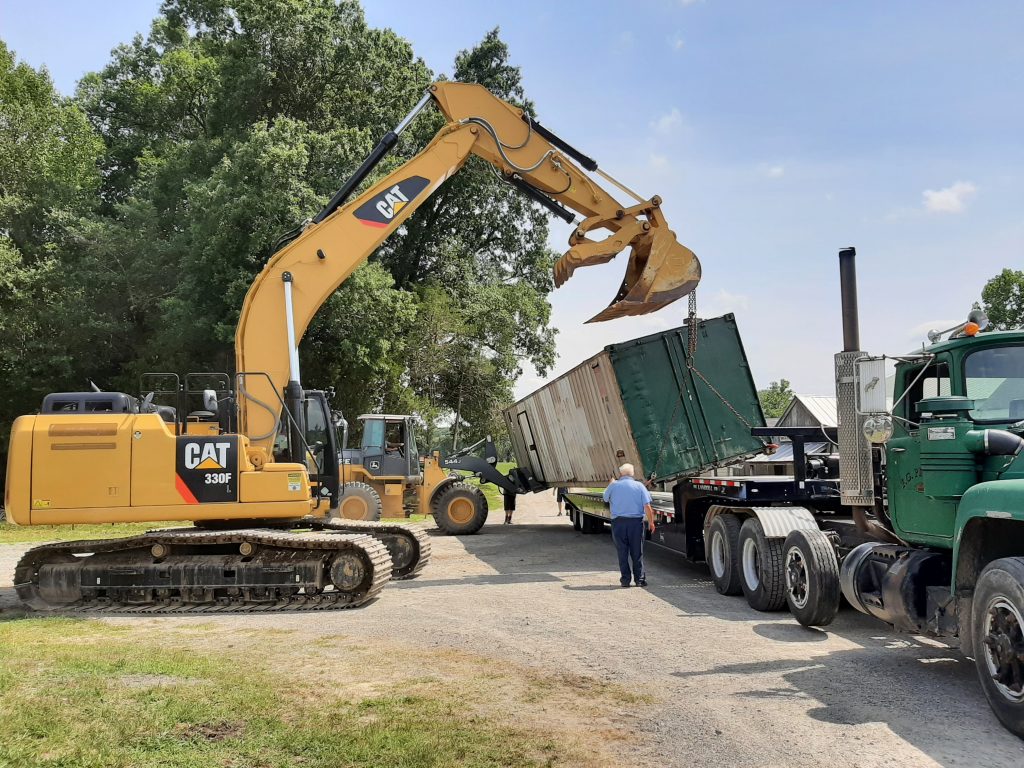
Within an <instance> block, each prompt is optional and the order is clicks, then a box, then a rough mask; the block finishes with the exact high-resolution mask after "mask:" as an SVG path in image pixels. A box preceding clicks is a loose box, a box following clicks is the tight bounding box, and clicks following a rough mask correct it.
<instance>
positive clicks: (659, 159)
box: [647, 152, 668, 171]
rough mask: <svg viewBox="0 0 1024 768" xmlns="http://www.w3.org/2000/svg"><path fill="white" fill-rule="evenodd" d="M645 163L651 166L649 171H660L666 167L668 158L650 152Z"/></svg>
mask: <svg viewBox="0 0 1024 768" xmlns="http://www.w3.org/2000/svg"><path fill="white" fill-rule="evenodd" d="M647 163H648V165H650V166H651V170H654V171H662V170H664V169H665V168H667V167H668V157H666V156H665V155H658V154H655V153H654V152H652V153H651V154H650V155H649V156H648V157H647Z"/></svg>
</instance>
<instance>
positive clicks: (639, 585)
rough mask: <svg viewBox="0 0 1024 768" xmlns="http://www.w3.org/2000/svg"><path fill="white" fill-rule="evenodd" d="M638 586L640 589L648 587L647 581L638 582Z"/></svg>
mask: <svg viewBox="0 0 1024 768" xmlns="http://www.w3.org/2000/svg"><path fill="white" fill-rule="evenodd" d="M636 585H637V586H638V587H646V586H647V579H640V581H638V582H637V583H636Z"/></svg>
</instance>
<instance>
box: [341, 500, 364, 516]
mask: <svg viewBox="0 0 1024 768" xmlns="http://www.w3.org/2000/svg"><path fill="white" fill-rule="evenodd" d="M369 509H370V505H369V504H367V503H366V499H361V498H359V497H358V496H353V497H351V498H349V499H345V500H344V501H342V502H341V516H342V517H343V518H345V519H346V520H365V519H366V518H367V514H366V513H367V512H368V511H369Z"/></svg>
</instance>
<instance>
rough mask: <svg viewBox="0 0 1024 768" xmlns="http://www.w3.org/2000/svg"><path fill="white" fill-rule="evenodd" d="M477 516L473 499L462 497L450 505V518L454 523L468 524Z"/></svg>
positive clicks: (453, 500) (452, 501)
mask: <svg viewBox="0 0 1024 768" xmlns="http://www.w3.org/2000/svg"><path fill="white" fill-rule="evenodd" d="M474 514H476V504H474V503H473V501H472V500H471V499H467V498H464V497H460V498H458V499H452V500H451V502H450V503H449V504H448V517H449V518H450V519H451V521H452V522H453V523H468V522H469V521H470V520H472V519H473V515H474Z"/></svg>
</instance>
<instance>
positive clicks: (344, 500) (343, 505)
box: [334, 483, 381, 520]
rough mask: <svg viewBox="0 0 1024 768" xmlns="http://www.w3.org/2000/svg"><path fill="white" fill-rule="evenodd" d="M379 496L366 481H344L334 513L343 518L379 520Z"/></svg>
mask: <svg viewBox="0 0 1024 768" xmlns="http://www.w3.org/2000/svg"><path fill="white" fill-rule="evenodd" d="M380 512H381V503H380V496H379V495H378V494H377V491H375V490H374V489H373V486H371V485H367V484H366V483H345V485H344V486H343V489H342V491H341V495H340V496H339V497H338V511H337V513H336V514H335V515H334V516H335V517H339V518H341V519H343V520H380Z"/></svg>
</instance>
